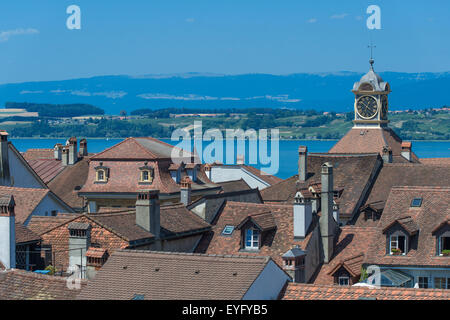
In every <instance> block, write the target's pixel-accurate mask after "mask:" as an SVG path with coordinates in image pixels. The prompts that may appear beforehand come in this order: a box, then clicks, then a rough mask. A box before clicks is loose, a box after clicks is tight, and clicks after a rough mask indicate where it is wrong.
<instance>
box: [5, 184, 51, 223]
mask: <svg viewBox="0 0 450 320" xmlns="http://www.w3.org/2000/svg"><path fill="white" fill-rule="evenodd" d="M49 191H50V190H48V189H34V188H16V187H5V186H0V195H13V196H14V201H15V203H16V207H15V214H16V222H20V223H24V222H25V221H26V220H27V219H28V217H29V216H30V214H31V213H32V212H33V210H34V209H35V208H36V207H37V206H38V205H39V203H41V201H42V200H43V199H44V197H45V196H46V195H47V194H48V193H49Z"/></svg>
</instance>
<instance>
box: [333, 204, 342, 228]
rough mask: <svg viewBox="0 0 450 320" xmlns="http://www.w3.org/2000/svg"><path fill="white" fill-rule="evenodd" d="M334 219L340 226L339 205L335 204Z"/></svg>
mask: <svg viewBox="0 0 450 320" xmlns="http://www.w3.org/2000/svg"><path fill="white" fill-rule="evenodd" d="M333 218H334V221H336V223H337V225H339V223H340V222H339V205H338V204H337V203H335V204H333Z"/></svg>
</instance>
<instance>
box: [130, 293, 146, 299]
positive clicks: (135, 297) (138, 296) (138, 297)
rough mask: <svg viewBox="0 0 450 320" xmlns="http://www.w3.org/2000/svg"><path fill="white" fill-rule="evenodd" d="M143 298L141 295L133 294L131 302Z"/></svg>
mask: <svg viewBox="0 0 450 320" xmlns="http://www.w3.org/2000/svg"><path fill="white" fill-rule="evenodd" d="M144 299H145V296H144V295H143V294H137V293H136V294H135V295H134V297H133V298H132V300H144Z"/></svg>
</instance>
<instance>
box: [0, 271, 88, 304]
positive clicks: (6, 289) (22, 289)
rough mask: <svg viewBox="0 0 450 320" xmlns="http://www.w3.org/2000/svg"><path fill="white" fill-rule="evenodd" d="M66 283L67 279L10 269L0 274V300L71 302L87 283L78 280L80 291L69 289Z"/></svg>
mask: <svg viewBox="0 0 450 320" xmlns="http://www.w3.org/2000/svg"><path fill="white" fill-rule="evenodd" d="M67 282H68V278H63V277H57V276H49V275H42V274H37V273H33V272H28V271H25V270H18V269H10V270H7V271H4V272H0V299H1V300H73V299H75V297H76V296H77V295H78V294H79V293H80V291H81V289H82V288H84V287H85V286H86V283H87V282H86V280H80V289H76V288H74V289H69V288H68V286H67Z"/></svg>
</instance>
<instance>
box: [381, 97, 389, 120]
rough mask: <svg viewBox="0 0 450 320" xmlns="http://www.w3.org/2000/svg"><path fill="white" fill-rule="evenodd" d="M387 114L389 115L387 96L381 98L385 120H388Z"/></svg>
mask: <svg viewBox="0 0 450 320" xmlns="http://www.w3.org/2000/svg"><path fill="white" fill-rule="evenodd" d="M387 113H388V99H387V96H382V97H381V114H382V118H383V120H386V119H387Z"/></svg>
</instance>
